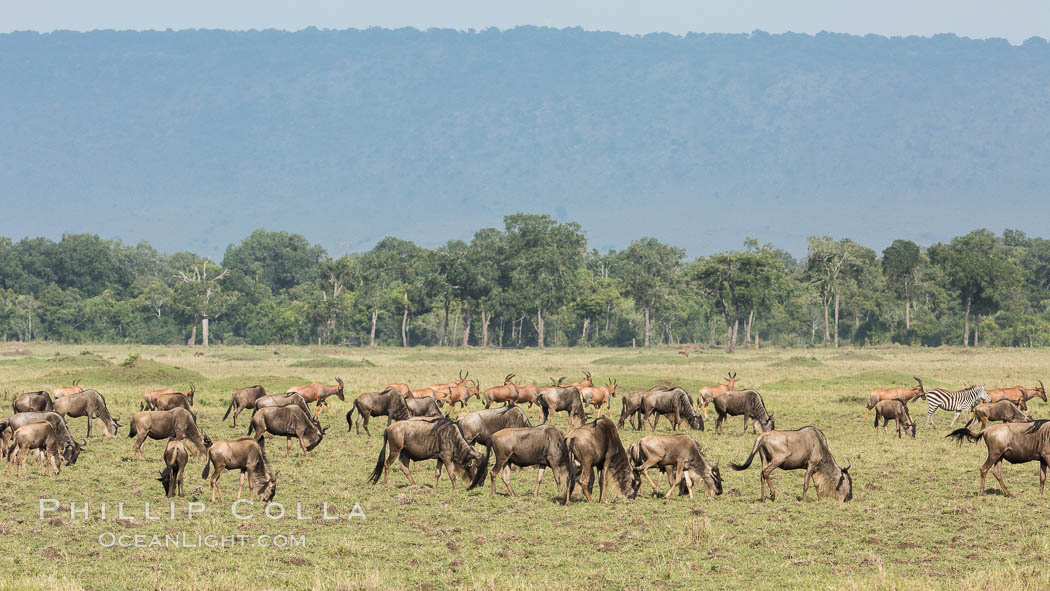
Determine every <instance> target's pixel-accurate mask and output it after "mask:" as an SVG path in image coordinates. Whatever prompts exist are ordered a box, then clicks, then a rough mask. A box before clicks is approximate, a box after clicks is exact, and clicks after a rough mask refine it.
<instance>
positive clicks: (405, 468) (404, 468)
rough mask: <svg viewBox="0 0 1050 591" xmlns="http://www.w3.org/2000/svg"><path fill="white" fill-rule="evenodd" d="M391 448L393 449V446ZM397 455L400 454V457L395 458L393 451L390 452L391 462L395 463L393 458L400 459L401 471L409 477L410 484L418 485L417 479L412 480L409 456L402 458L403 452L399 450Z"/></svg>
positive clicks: (384, 482)
mask: <svg viewBox="0 0 1050 591" xmlns="http://www.w3.org/2000/svg"><path fill="white" fill-rule="evenodd" d="M391 448H393V446H391ZM397 453H398V455H397V456H395V455H394V453H393V451H391V452H390V458H391V459H390V461H391V462H393V458H395V457H397V458H399V459H400V460H401V471H402V472H404V473H405V476H407V477H408V483H409V484H411V485H412V486H415V485H416V479H415V478H412V470H411V469H410V468H409V467H408V462H409V460H408V457H407V456H405V457H401V450H400V449H398V452H397ZM383 484H386V480H384V481H383Z"/></svg>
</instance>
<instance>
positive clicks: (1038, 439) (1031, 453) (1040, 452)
mask: <svg viewBox="0 0 1050 591" xmlns="http://www.w3.org/2000/svg"><path fill="white" fill-rule="evenodd" d="M945 437H951V438H953V439H955V440H956V441H958V442H959V443H960V444H961V443H962V440H963V439H964V438H965V439H969V440H970V441H971V442H977V441H980V440H981V439H984V444H985V446H987V447H988V459H987V460H985V461H984V464H983V465H982V466H981V487H980V489H978V494H980V495H981V496H984V484H985V482H986V480H987V478H988V470H990V469H992V468H994V469H995V471H994V472H993V474H994V475H995V479H996V480H998V481H999V486H1000V487H1001V488H1002V489H1003V494H1004V495H1006V496H1008V497H1012V496H1013V495H1012V494H1010V491H1009V490H1007V489H1006V483H1005V482H1003V460H1006V461H1007V462H1010V463H1011V464H1023V463H1025V462H1036V461H1038V462H1039V494H1043V489H1044V487H1045V485H1046V471H1047V466H1048V465H1050V420H1047V419H1040V420H1038V421H1035V422H1034V423H1006V424H1005V425H992V426H991V427H988V428H987V429H985V430H984V431H981V432H980V433H971V432H970V430H969V429H967V428H966V427H963V428H961V429H956V430H954V431H952V432H951V433H949V434H948V435H946V436H945Z"/></svg>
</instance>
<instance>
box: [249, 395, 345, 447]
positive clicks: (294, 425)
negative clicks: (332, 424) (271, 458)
mask: <svg viewBox="0 0 1050 591" xmlns="http://www.w3.org/2000/svg"><path fill="white" fill-rule="evenodd" d="M255 410H256V414H255V415H254V416H252V427H253V428H254V430H255V432H256V435H255V438H256V439H262V438H263V435H266V434H267V433H270V434H271V435H277V436H283V437H285V442H286V444H287V445H286V447H285V453H284V455H286V456H287V455H288V454H289V453H291V449H292V437H296V438H298V439H299V446H300V447H302V448H303V453H306V452H308V451H311V450H312V449H313V448H315V447H317V446H318V445H319V444H320V443H321V440H322V439H324V433H325V431H327V430H328V429H327V428H321V427H318V426H317V423H315V422H314V420H313V417H311V416H310V413H309V412H303V409H301V408H299V407H298V406H294V405H290V406H270V407H264V408H256V409H255Z"/></svg>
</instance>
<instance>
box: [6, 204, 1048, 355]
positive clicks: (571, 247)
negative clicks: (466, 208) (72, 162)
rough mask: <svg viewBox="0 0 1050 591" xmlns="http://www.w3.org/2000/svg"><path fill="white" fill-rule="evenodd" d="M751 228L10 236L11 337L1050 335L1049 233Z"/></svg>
mask: <svg viewBox="0 0 1050 591" xmlns="http://www.w3.org/2000/svg"><path fill="white" fill-rule="evenodd" d="M808 245H809V246H808V252H807V254H806V256H805V257H804V258H802V259H801V260H797V259H796V258H794V257H792V256H791V255H790V254H789V253H787V252H786V251H784V250H781V249H778V248H776V247H775V246H773V245H770V244H760V243H759V242H758V241H756V240H754V239H751V238H747V239H744V240H742V242H741V244H740V245H739V249H737V250H730V251H726V252H721V253H717V254H713V255H710V256H706V257H700V258H697V259H695V260H687V258H686V254H685V252H684V251H683V250H682V249H681V248H678V247H675V246H672V245H669V244H666V243H664V242H662V241H660V240H658V239H656V238H642V239H639V240H635V241H633V242H631V243H630V245H629V246H628V247H626V248H624V249H623V250H619V251H614V250H610V251H606V252H598V251H597V250H596V249H594V248H592V247H590V246H589V242H588V238H587V235H586V233H585V231H584V228H583V227H582V226H581V225H580V224H578V223H575V222H560V221H558V220H556V219H554V218H553V217H552V216H550V215H547V214H543V215H539V214H525V213H518V214H514V215H508V216H506V217H505V218H504V227H503V228H484V229H481V230H478V231H477V232H476V233H475V234H474V237H473V239H472V240H470V241H469V242H465V241H460V240H450V241H448V242H446V243H445V244H443V245H442V246H440V247H438V248H433V249H427V248H422V247H420V246H418V245H417V244H415V243H414V242H412V241H410V240H404V239H401V238H395V237H387V238H384V239H382V240H380V241H379V242H378V243H377V244H376V245H375V247H374V248H372V249H371V250H368V251H363V252H357V253H352V254H348V255H343V256H339V257H331V256H329V255H328V253H327V252H326V250H325V249H324V248H323V247H321V246H319V245H317V244H312V243H311V242H310V241H309V240H307V239H306V238H305V237H304V236H302V235H298V234H291V233H287V232H270V231H265V230H257V231H255V232H253V233H252V234H251V235H250V236H248V237H247V238H245V239H244V240H242V241H241V242H240V243H238V244H231V245H230V246H228V247H227V248H226V252H225V255H224V256H223V258H222V260H221V261H211V260H209V259H207V258H202V257H200V256H198V255H195V254H192V253H189V252H179V253H175V254H165V253H162V252H159V251H158V250H156V249H155V248H154V247H152V246H151V245H150V244H148V243H146V242H141V243H139V244H136V245H134V246H131V245H127V244H124V243H122V242H120V241H116V240H105V239H102V238H99V237H98V236H96V235H91V234H66V235H64V236H63V237H62V238H61V240H59V241H57V242H55V241H52V240H49V239H46V238H27V239H23V240H20V241H18V242H15V241H13V240H11V239H9V238H0V339H5V340H7V339H17V340H21V341H45V340H46V341H60V342H131V343H147V344H173V343H189V344H191V345H194V346H201V345H202V344H203V345H205V346H206V345H207V343H223V344H241V343H248V344H252V345H272V344H278V343H299V344H308V343H329V344H345V345H388V346H395V345H399V346H413V345H438V344H441V345H451V346H494V347H522V346H539V347H543V346H587V345H608V346H632V345H634V346H647V345H650V344H659V343H670V344H673V345H687V344H689V345H701V346H717V347H727V348H729V349H733V348H734V347H761V346H768V345H769V344H775V345H779V346H839V345H857V346H861V345H874V344H883V343H903V344H921V345H927V346H938V345H943V344H951V345H963V344H965V345H969V346H978V345H985V346H989V345H991V346H1044V345H1047V344H1050V240H1046V239H1043V238H1030V237H1028V236H1026V235H1025V234H1024V233H1023V232H1020V231H1017V230H1007V231H1006V232H1004V233H1003V234H1002V235H1001V236H999V235H996V234H994V233H992V232H990V231H988V230H976V231H973V232H971V233H969V234H966V235H964V236H959V237H956V238H954V239H952V240H950V241H948V242H941V243H936V244H933V245H932V246H930V247H928V248H921V247H919V246H918V245H917V244H915V243H914V242H911V241H908V240H895V241H894V242H893V243H892V244H891V245H890V246H888V247H887V248H885V249H884V250H883V251H882V252H881V253H878V252H875V251H874V250H872V249H870V248H867V247H865V246H863V245H861V244H859V243H857V242H855V241H853V240H850V239H847V238H843V239H835V238H832V237H830V236H811V237H810V238H809V242H808Z"/></svg>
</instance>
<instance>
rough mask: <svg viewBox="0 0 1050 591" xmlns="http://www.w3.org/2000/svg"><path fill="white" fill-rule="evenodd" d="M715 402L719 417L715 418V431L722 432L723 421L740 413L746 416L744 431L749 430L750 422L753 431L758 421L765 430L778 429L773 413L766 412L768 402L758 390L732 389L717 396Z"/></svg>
mask: <svg viewBox="0 0 1050 591" xmlns="http://www.w3.org/2000/svg"><path fill="white" fill-rule="evenodd" d="M713 404H714V405H715V412H716V413H718V418H716V419H715V433H721V432H722V421H724V420H726V417H728V416H734V417H735V416H740V415H743V416H744V431H747V426H748V425H749V424H750V425H751V430H752V432H753V431H754V430H755V423H758V426H759V427H761V429H762V431H763V432H764V431H772V430H773V429H776V424H775V423H774V422H773V415H772V414H770V413H767V412H766V403H765V402H764V401H763V400H762V395H761V394H759V393H758V392H757V391H756V390H732V391H730V392H726V393H725V394H722V395H720V396H717V397H715V399H714V402H713Z"/></svg>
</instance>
